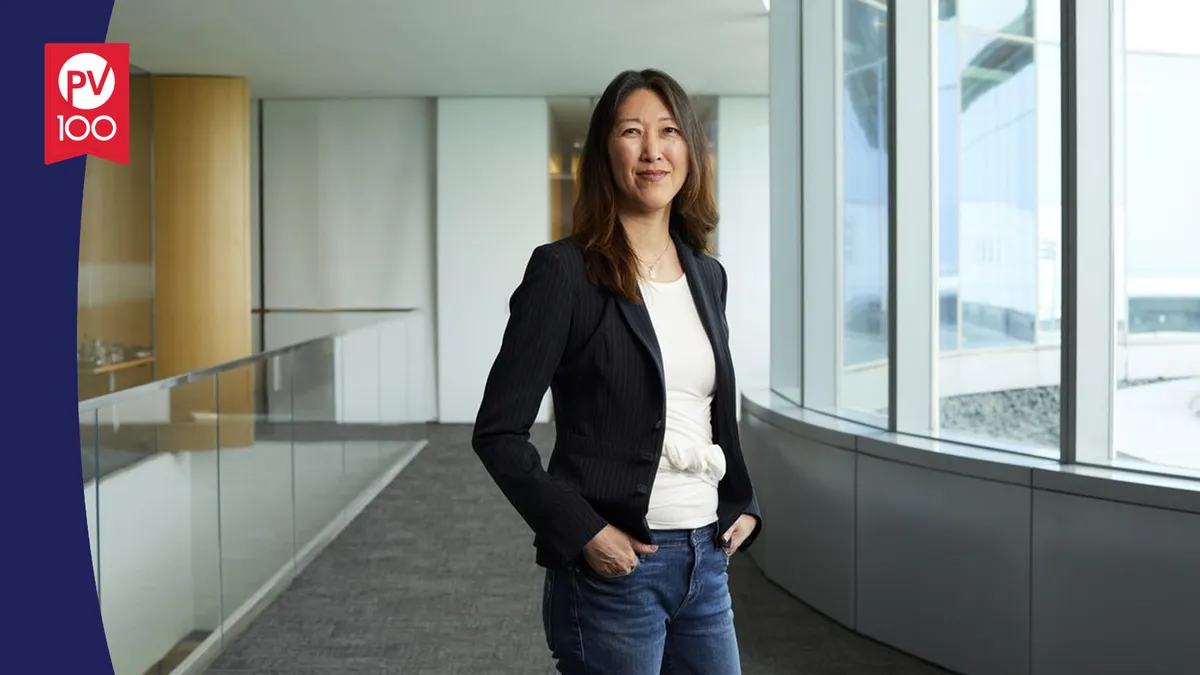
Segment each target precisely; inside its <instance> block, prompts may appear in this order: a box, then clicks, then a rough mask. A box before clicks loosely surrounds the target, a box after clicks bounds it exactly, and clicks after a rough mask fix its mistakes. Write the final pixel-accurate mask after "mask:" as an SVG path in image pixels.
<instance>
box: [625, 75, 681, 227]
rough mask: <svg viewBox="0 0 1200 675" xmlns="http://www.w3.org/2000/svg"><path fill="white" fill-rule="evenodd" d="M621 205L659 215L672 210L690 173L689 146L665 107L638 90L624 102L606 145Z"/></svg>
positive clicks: (653, 94) (655, 95) (652, 93)
mask: <svg viewBox="0 0 1200 675" xmlns="http://www.w3.org/2000/svg"><path fill="white" fill-rule="evenodd" d="M608 156H609V162H610V163H611V165H612V172H613V180H614V181H615V182H616V185H617V191H618V192H619V193H620V196H621V198H622V199H621V203H622V206H624V207H625V208H628V209H633V210H636V211H641V212H650V213H653V212H656V211H660V210H662V209H664V208H668V207H669V206H670V205H671V200H672V199H674V198H675V195H676V194H678V193H679V189H680V188H682V187H683V183H684V181H685V180H686V179H687V174H688V146H687V141H685V140H684V138H683V131H682V127H681V126H680V125H679V123H678V122H677V121H676V120H675V119H674V118H673V117H672V116H671V110H670V109H669V108H668V107H667V105H666V103H665V102H663V100H662V99H661V98H659V97H658V95H657V94H655V93H654V92H652V91H649V90H647V89H639V90H637V91H635V92H633V93H632V94H630V95H629V96H627V97H625V100H624V101H622V102H621V104H620V106H619V107H618V108H617V117H616V123H615V125H614V127H613V131H612V135H611V136H610V137H609V140H608Z"/></svg>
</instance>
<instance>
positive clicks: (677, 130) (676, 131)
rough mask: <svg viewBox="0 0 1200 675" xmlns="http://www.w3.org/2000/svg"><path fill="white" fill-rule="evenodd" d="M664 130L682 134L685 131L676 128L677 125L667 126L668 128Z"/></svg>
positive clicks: (669, 132)
mask: <svg viewBox="0 0 1200 675" xmlns="http://www.w3.org/2000/svg"><path fill="white" fill-rule="evenodd" d="M664 131H666V132H667V133H668V134H681V133H683V132H682V131H680V130H679V129H676V128H675V127H667V128H666V129H665V130H664Z"/></svg>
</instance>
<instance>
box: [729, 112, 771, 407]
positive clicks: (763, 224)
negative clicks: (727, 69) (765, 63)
mask: <svg viewBox="0 0 1200 675" xmlns="http://www.w3.org/2000/svg"><path fill="white" fill-rule="evenodd" d="M768 104H769V99H768V98H767V97H765V96H763V97H721V98H720V99H719V100H718V101H717V120H716V124H717V130H718V133H717V150H716V155H717V160H716V181H717V206H718V208H719V209H720V212H721V222H720V225H719V226H718V227H717V249H718V253H719V254H720V259H721V262H722V264H724V265H725V270H726V272H727V273H728V275H729V299H728V307H727V309H726V314H727V316H728V320H729V332H730V335H729V342H730V349H731V351H732V352H733V362H734V366H735V369H736V371H737V378H738V388H739V390H741V391H744V390H751V389H763V388H767V387H769V386H770V384H771V163H770V156H771V139H770V136H771V134H770V110H769V105H768ZM739 394H740V391H739ZM738 405H739V409H740V406H741V396H740V395H739V396H738Z"/></svg>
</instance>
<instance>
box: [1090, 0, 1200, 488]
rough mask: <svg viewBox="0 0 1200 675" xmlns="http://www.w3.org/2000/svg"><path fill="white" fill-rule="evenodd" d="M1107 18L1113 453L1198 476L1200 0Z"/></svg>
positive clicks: (1125, 460)
mask: <svg viewBox="0 0 1200 675" xmlns="http://www.w3.org/2000/svg"><path fill="white" fill-rule="evenodd" d="M1112 21H1113V31H1112V38H1113V60H1112V73H1113V77H1112V80H1113V93H1112V103H1113V125H1112V126H1113V129H1114V133H1113V139H1112V140H1113V159H1114V161H1113V182H1114V195H1115V197H1116V199H1115V200H1114V214H1113V221H1114V223H1113V226H1114V237H1113V248H1114V255H1115V258H1116V261H1115V262H1116V266H1115V268H1116V274H1115V279H1114V286H1115V288H1114V292H1113V294H1112V298H1113V302H1114V307H1113V313H1114V318H1115V323H1116V330H1117V346H1116V351H1115V355H1116V363H1115V366H1114V369H1113V372H1114V378H1115V380H1116V382H1115V392H1114V393H1113V404H1112V407H1113V440H1112V453H1111V456H1112V458H1113V459H1115V460H1116V461H1117V462H1118V463H1122V464H1131V465H1139V464H1147V463H1148V464H1151V465H1156V466H1158V467H1160V468H1166V469H1168V470H1171V469H1190V470H1200V255H1198V254H1197V252H1198V251H1200V190H1197V176H1200V173H1198V172H1197V163H1196V162H1197V157H1200V133H1198V132H1197V131H1196V121H1195V120H1196V111H1197V110H1198V109H1200V90H1198V89H1197V87H1196V83H1198V82H1200V43H1197V42H1196V40H1195V37H1194V30H1193V29H1192V28H1190V27H1194V26H1195V25H1196V23H1197V22H1200V4H1197V3H1196V2H1195V0H1119V1H1118V2H1116V3H1115V5H1114V7H1113V16H1112ZM1081 142H1082V141H1081Z"/></svg>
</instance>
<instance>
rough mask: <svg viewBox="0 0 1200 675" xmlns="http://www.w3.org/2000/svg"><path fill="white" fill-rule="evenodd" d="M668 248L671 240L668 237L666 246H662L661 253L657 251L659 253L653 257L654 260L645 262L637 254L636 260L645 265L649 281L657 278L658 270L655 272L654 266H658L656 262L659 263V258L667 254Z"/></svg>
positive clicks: (669, 248)
mask: <svg viewBox="0 0 1200 675" xmlns="http://www.w3.org/2000/svg"><path fill="white" fill-rule="evenodd" d="M669 250H671V240H670V238H668V239H667V246H666V248H664V249H663V250H662V253H659V254H658V257H657V258H655V259H654V262H652V263H647V262H646V261H645V260H642V257H641V256H640V255H639V256H637V259H638V262H640V263H642V264H643V265H645V266H646V272H647V273H648V274H649V275H650V280H651V281H653V280H655V279H657V278H658V272H656V271H655V268H656V267H658V263H659V261H660V260H662V257H663V256H664V255H666V254H667V251H669ZM634 255H637V254H636V253H635V254H634Z"/></svg>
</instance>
